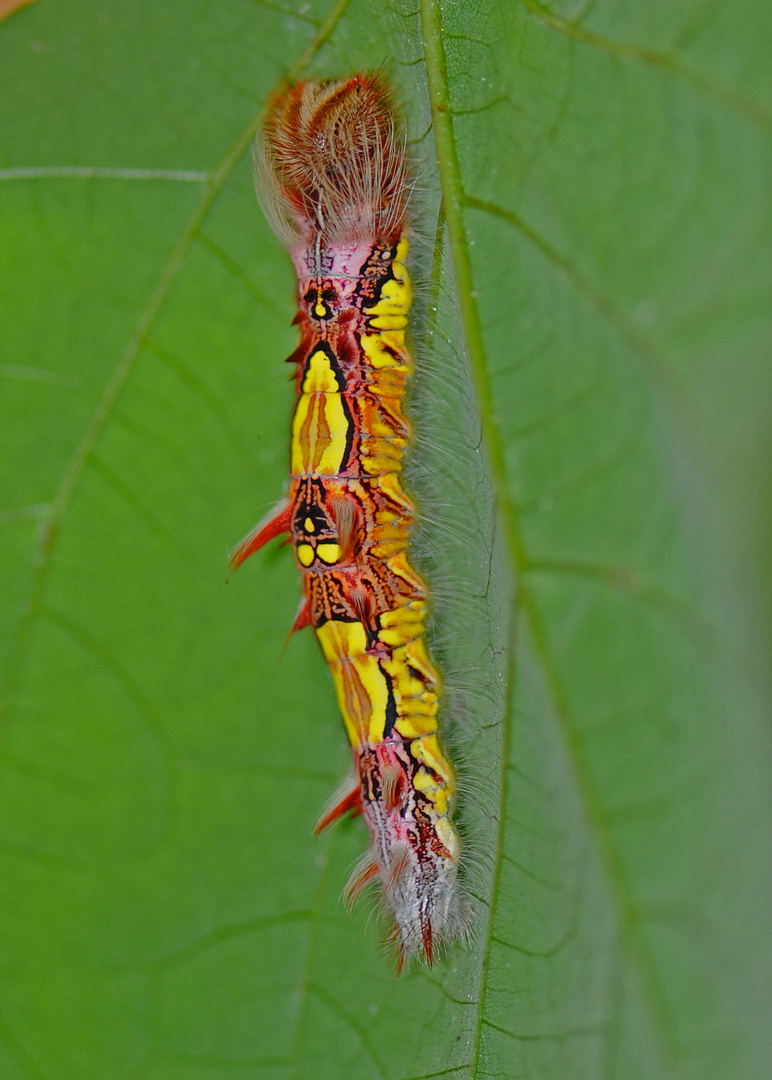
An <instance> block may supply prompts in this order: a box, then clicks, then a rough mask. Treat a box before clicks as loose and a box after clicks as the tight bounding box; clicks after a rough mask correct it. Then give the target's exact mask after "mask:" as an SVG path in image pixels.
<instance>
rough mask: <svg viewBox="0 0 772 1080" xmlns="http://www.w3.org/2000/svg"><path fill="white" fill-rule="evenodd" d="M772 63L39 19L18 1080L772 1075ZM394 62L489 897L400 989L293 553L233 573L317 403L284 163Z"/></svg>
mask: <svg viewBox="0 0 772 1080" xmlns="http://www.w3.org/2000/svg"><path fill="white" fill-rule="evenodd" d="M771 52H772V24H770V20H769V15H768V7H767V5H765V4H764V3H763V2H761V0H759V2H753V0H742V2H726V3H720V2H719V3H717V2H715V0H708V2H706V0H687V2H684V3H680V4H677V5H675V4H672V3H667V2H665V0H645V2H644V3H640V4H635V5H633V4H629V3H625V2H623V0H595V2H594V3H593V2H588V3H576V2H573V0H572V2H567V3H561V2H556V3H554V4H551V5H549V6H547V5H542V4H541V3H539V2H538V0H501V2H500V3H494V2H485V0H480V2H475V3H462V2H456V3H451V2H450V0H445V2H444V3H442V4H440V3H438V2H436V0H421V3H420V5H419V7H418V8H416V7H415V6H414V4H413V3H411V2H409V0H395V2H394V3H390V4H385V3H381V2H379V0H372V2H368V0H351V3H350V4H346V3H345V2H343V0H339V2H338V3H336V4H332V3H331V0H313V2H311V3H293V2H290V0H287V2H286V3H283V2H281V0H278V2H275V3H274V2H270V3H269V2H267V0H266V2H258V0H220V2H219V3H217V4H211V3H208V2H203V0H186V2H185V3H182V2H179V0H175V2H172V0H166V2H165V3H162V4H152V3H149V2H146V0H134V2H131V3H129V2H128V0H102V2H97V0H72V2H70V3H67V4H64V3H55V2H54V0H39V2H38V3H35V4H32V5H31V6H28V7H25V8H23V9H22V10H20V11H18V12H16V13H15V14H13V15H11V16H10V17H9V18H7V19H6V20H4V21H2V22H0V101H2V107H1V108H0V305H1V310H2V330H1V332H0V409H2V421H0V441H1V443H0V445H1V446H2V451H1V454H2V457H1V458H0V543H1V544H2V554H1V555H0V676H1V678H2V683H1V684H0V693H1V694H2V697H1V699H0V708H1V710H2V712H1V716H2V726H1V727H0V863H1V864H2V865H1V867H0V1077H2V1078H3V1080H118V1078H120V1080H124V1078H126V1080H221V1078H226V1077H227V1078H229V1080H247V1078H250V1080H251V1078H256V1077H259V1078H263V1077H265V1078H270V1080H274V1078H275V1080H280V1078H281V1080H285V1078H286V1080H312V1078H314V1080H327V1078H330V1080H337V1078H351V1080H354V1078H356V1080H418V1078H428V1077H430V1076H431V1077H435V1076H452V1077H459V1078H463V1077H468V1078H470V1080H471V1078H483V1077H491V1078H493V1077H497V1078H506V1080H514V1078H516V1077H523V1078H525V1077H527V1078H530V1080H598V1078H603V1080H660V1078H661V1080H682V1078H683V1080H686V1078H690V1080H714V1078H715V1080H727V1078H728V1077H731V1078H732V1080H763V1078H766V1077H768V1076H770V1075H772V1042H771V1041H770V1038H769V1034H768V1029H769V1000H770V992H771V991H772V905H771V904H770V899H771V895H770V894H771V889H770V883H771V881H772V873H771V872H772V848H771V840H772V790H771V786H770V777H771V775H772V767H771V756H770V719H769V716H770V713H769V698H770V684H769V645H770V617H769V615H770V600H772V588H771V585H770V582H771V580H772V564H771V562H770V555H769V552H770V540H771V539H772V516H771V515H770V504H769V492H770V480H772V469H771V467H770V461H771V459H770V443H771V442H772V368H771V365H770V340H772V333H771V331H772V326H771V325H770V323H771V322H772V305H771V304H770V299H771V298H770V279H771V278H772V246H771V245H770V231H771V230H770V214H771V211H772V203H771V202H770V197H769V196H770V179H771V178H772V168H771V167H770V166H771V164H772V151H771V148H770V134H771V132H772V76H771V75H770V72H771V71H772V69H771V68H770V64H769V56H770V53H771ZM361 67H366V68H369V69H374V68H383V69H384V70H385V71H386V72H388V74H389V76H390V77H391V78H392V79H393V80H394V82H395V84H396V87H397V93H398V97H399V99H400V101H401V102H402V103H403V106H404V111H405V115H406V122H407V129H408V137H409V140H410V145H411V153H412V155H413V157H414V158H415V160H416V162H417V164H416V185H417V194H416V241H415V243H414V250H415V253H416V255H415V264H414V272H415V274H416V277H417V278H418V281H419V290H418V300H417V304H416V331H415V339H416V350H417V353H418V358H419V374H418V376H417V378H416V381H415V387H414V393H413V406H412V414H413V418H414V421H415V426H416V435H417V440H416V451H415V453H414V455H413V458H412V459H411V463H410V471H409V476H410V483H411V486H412V489H413V490H414V491H415V492H416V496H417V501H418V505H419V507H420V511H421V528H420V531H419V533H418V535H417V538H416V547H415V558H416V561H417V562H418V564H419V565H420V566H421V567H422V568H423V569H424V571H425V572H426V573H427V574H428V576H429V578H430V581H431V584H432V588H433V599H434V618H433V624H432V642H433V648H434V650H435V653H436V655H437V656H438V657H439V659H440V662H441V664H442V667H443V670H444V672H445V676H446V684H447V697H446V709H445V721H446V726H447V730H448V733H449V734H448V739H449V742H450V743H451V745H452V746H453V748H454V753H455V756H456V758H457V760H458V762H459V766H460V769H461V773H462V780H463V792H462V799H461V805H460V807H459V813H458V817H459V820H460V821H461V823H462V827H463V829H464V833H465V836H466V838H467V841H466V848H467V851H468V866H467V874H468V879H469V883H470V888H471V890H472V892H473V893H474V895H475V896H476V897H477V918H476V923H475V928H474V932H473V935H472V938H471V940H470V942H469V943H468V944H467V946H466V947H465V948H461V947H456V948H453V949H452V950H451V951H450V953H449V955H448V956H447V958H445V959H444V960H442V961H441V962H440V963H438V964H437V965H436V967H435V968H434V969H432V970H431V971H429V970H426V969H425V968H420V967H414V968H412V969H411V970H410V971H409V972H408V973H407V974H406V975H404V976H403V977H402V978H400V979H397V978H396V977H395V975H394V973H393V969H392V965H391V962H390V961H389V959H388V957H384V955H383V950H382V946H381V932H380V931H379V929H378V925H377V918H376V917H371V915H372V912H371V907H372V905H370V906H369V907H368V904H367V903H365V904H364V905H362V906H361V907H360V909H359V910H358V911H357V912H356V913H355V914H354V917H353V918H349V916H348V915H347V914H346V912H345V911H344V910H343V909H342V906H341V904H340V902H339V894H340V891H341V888H342V886H343V883H344V881H345V879H346V874H347V870H348V867H349V866H350V864H351V863H352V861H353V860H355V858H356V857H357V856H358V855H359V854H360V853H361V851H362V850H363V849H364V846H365V843H366V839H365V835H364V829H363V826H362V824H361V822H350V823H344V824H343V825H341V826H339V827H337V828H336V829H335V830H334V831H333V832H331V833H330V834H329V835H327V836H325V837H323V838H322V839H321V840H320V841H318V842H316V841H314V840H313V838H312V836H311V830H312V826H313V822H314V820H315V818H316V816H317V814H318V812H319V810H320V808H321V806H322V805H323V803H324V802H325V800H326V798H327V797H328V796H329V794H330V792H331V791H332V790H333V788H334V786H335V784H336V783H337V781H338V780H339V778H340V777H342V776H343V775H344V772H345V770H346V767H347V760H348V759H347V750H346V746H345V739H344V736H343V730H342V725H341V723H340V719H339V717H338V715H337V710H336V707H335V702H334V697H333V693H332V688H331V683H330V679H329V677H328V674H327V672H326V671H325V669H324V664H323V663H322V661H321V658H320V656H319V655H318V652H317V649H316V647H315V644H314V642H313V640H312V638H311V637H310V635H307V634H306V635H299V636H297V637H296V638H294V639H293V640H292V641H291V642H290V643H289V645H288V646H287V649H286V652H285V653H284V654H282V646H283V643H284V640H285V637H286V634H287V630H288V628H289V626H290V625H291V622H292V618H293V615H294V612H295V608H296V605H297V600H298V592H299V586H298V581H297V574H296V572H295V569H294V567H293V565H292V560H291V556H290V555H289V553H288V552H287V551H286V550H281V549H275V550H270V551H266V552H264V553H261V554H260V555H258V556H256V557H255V558H254V559H252V560H251V561H250V562H249V563H248V564H247V565H246V566H245V567H244V568H243V569H242V570H240V571H239V573H238V574H237V575H236V576H235V577H234V578H232V579H231V580H230V581H229V580H228V579H227V574H226V569H225V561H226V552H227V550H228V548H229V547H230V546H232V545H233V543H235V541H237V540H238V539H239V538H240V536H241V535H243V534H244V533H245V532H246V531H247V530H248V529H249V528H250V527H251V526H252V524H254V522H255V521H256V520H257V518H258V517H259V516H260V515H261V514H262V513H263V512H264V511H265V510H266V509H267V508H268V507H270V506H271V505H272V504H273V503H274V502H275V501H276V500H277V498H278V497H279V496H280V494H281V491H282V485H283V483H284V482H285V479H286V469H287V445H288V420H289V412H290V408H291V398H292V390H291V387H290V385H289V383H288V381H287V369H286V367H285V366H284V365H283V364H282V360H283V358H284V356H286V355H287V354H288V353H289V352H290V351H291V349H292V348H293V344H294V341H295V335H294V332H293V331H292V330H291V328H290V327H289V322H290V319H291V317H292V290H293V284H292V276H291V271H290V266H289V261H288V259H287V257H286V255H285V254H284V252H283V251H281V250H280V248H279V246H278V244H277V242H276V241H275V240H274V239H273V238H272V237H271V235H270V233H269V230H268V228H267V226H266V224H265V222H264V221H263V219H262V217H261V215H260V213H259V211H258V209H257V206H256V202H255V198H254V192H253V184H252V169H251V161H250V151H249V146H250V142H251V138H252V135H253V133H254V130H255V128H256V125H257V123H258V121H259V116H260V111H261V109H262V107H263V104H264V102H265V99H266V97H267V95H268V94H269V93H270V91H271V89H272V88H273V86H274V85H275V84H276V83H277V82H278V80H279V79H280V78H281V77H282V76H283V75H285V74H286V73H287V72H294V73H295V75H298V74H300V73H310V74H312V75H315V76H337V75H342V74H346V73H348V72H351V71H354V70H356V69H358V68H361ZM432 119H434V120H435V121H436V124H435V128H433V127H432ZM435 129H436V132H437V135H438V141H437V142H436V143H435ZM441 196H444V208H441Z"/></svg>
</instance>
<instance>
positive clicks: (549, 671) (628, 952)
mask: <svg viewBox="0 0 772 1080" xmlns="http://www.w3.org/2000/svg"><path fill="white" fill-rule="evenodd" d="M529 6H530V5H529ZM421 20H422V29H423V38H424V44H425V59H426V68H427V80H428V85H429V96H430V104H431V111H432V119H433V123H434V130H435V140H436V144H437V160H438V168H439V175H440V184H441V188H442V198H443V206H444V209H445V215H446V219H447V226H448V233H449V237H450V247H451V254H452V259H453V267H454V271H455V277H456V284H457V288H458V292H459V304H458V307H459V311H460V317H461V324H462V327H463V330H464V335H465V339H466V346H467V354H468V357H469V363H470V368H471V373H472V378H473V380H474V384H475V388H476V391H477V398H478V402H479V409H480V419H481V426H482V430H483V432H484V439H485V443H486V449H487V453H488V459H489V461H490V467H491V472H492V474H493V475H492V480H493V487H494V491H495V493H496V501H497V505H498V509H499V513H500V514H501V517H502V520H503V522H504V527H505V533H506V544H507V548H508V551H509V554H510V558H511V562H512V566H513V568H514V577H515V584H516V588H517V604H518V606H519V609H520V611H521V612H522V615H523V617H524V619H525V622H526V624H527V626H528V630H529V635H530V638H531V641H532V643H533V645H534V652H535V656H536V659H537V661H538V663H539V664H540V666H541V669H542V672H543V675H544V681H545V685H546V687H547V690H548V693H549V696H550V699H551V703H552V707H553V710H554V713H555V717H556V718H557V720H558V727H559V732H560V735H561V738H562V740H563V743H564V746H565V749H566V752H567V757H568V761H569V763H570V765H571V768H572V770H573V773H574V777H575V780H576V784H577V790H578V792H579V797H580V799H581V802H582V805H583V808H584V811H585V818H586V821H587V823H588V826H589V828H590V831H591V835H592V838H593V840H594V842H595V845H596V847H597V849H598V853H599V857H600V863H601V866H602V867H603V872H604V876H605V879H606V886H607V888H606V891H607V894H608V896H609V898H610V903H611V905H612V908H613V910H614V912H615V913H616V921H617V926H618V932H619V940H620V944H621V947H622V949H623V951H624V954H625V956H626V957H627V960H628V964H629V965H630V967H631V968H632V969H634V970H637V971H638V973H639V976H640V978H639V982H640V985H641V987H642V989H643V992H644V994H645V998H646V1001H647V1003H648V1007H647V1012H648V1013H649V1016H650V1021H651V1023H652V1025H653V1026H654V1027H655V1029H656V1030H657V1032H658V1034H659V1036H660V1043H661V1044H662V1051H663V1058H664V1061H665V1064H666V1067H667V1069H668V1072H669V1073H671V1074H674V1072H675V1069H674V1060H673V1059H674V1056H675V1050H674V1045H673V1042H674V1040H673V1036H672V1025H671V1023H670V1019H669V1017H668V1016H667V1010H666V1007H665V1004H664V1001H663V1000H662V996H661V995H660V994H659V993H658V992H657V990H656V989H655V987H656V984H657V980H658V976H657V973H656V971H655V968H654V964H653V960H652V958H651V957H650V956H649V955H648V952H647V951H646V950H645V948H644V947H643V943H642V942H641V940H640V937H639V935H637V934H636V933H635V929H634V926H635V915H634V912H635V903H634V897H633V896H632V894H631V892H630V889H629V888H628V884H627V881H626V879H625V877H624V874H623V871H622V868H621V865H620V862H619V859H618V858H617V856H616V854H615V852H614V849H613V845H612V844H611V842H610V840H609V838H608V837H607V836H606V835H605V833H604V830H603V828H602V815H601V814H600V808H599V804H598V800H597V798H596V796H595V793H594V791H593V788H592V784H591V782H590V779H589V776H588V774H587V769H586V767H585V765H584V762H583V760H582V757H581V753H580V750H579V747H578V744H577V741H576V738H575V736H574V734H573V732H572V728H571V722H570V712H569V709H568V707H567V700H566V695H565V693H564V691H563V689H562V686H561V683H560V679H559V677H558V674H557V671H556V668H555V664H554V662H553V660H552V657H551V653H550V649H549V646H548V643H547V640H546V634H545V632H544V628H543V625H542V622H541V618H540V615H539V612H538V609H537V606H536V602H535V600H534V597H533V594H532V592H531V590H530V588H529V585H528V576H527V571H528V558H527V555H526V552H525V548H524V544H523V539H522V532H521V529H520V525H519V521H518V515H517V510H516V508H515V505H514V503H513V502H512V500H511V499H510V497H509V493H508V486H507V473H506V467H505V462H504V453H503V445H502V440H501V438H500V435H499V431H498V427H497V424H496V421H495V409H494V406H493V393H492V387H491V383H490V379H489V376H488V370H487V354H486V348H485V344H484V340H483V333H482V324H481V319H480V312H479V308H478V305H477V301H476V293H475V290H474V286H473V274H472V266H471V259H470V256H469V245H468V240H467V235H466V226H465V223H464V217H463V210H464V206H465V204H466V199H465V194H464V190H463V185H462V181H461V172H460V166H459V160H458V154H457V151H456V143H455V134H454V130H453V114H452V112H451V108H450V94H449V86H448V79H447V71H446V57H445V50H444V45H443V37H442V10H441V7H440V3H439V0H421ZM510 599H511V602H512V610H513V612H514V611H515V596H514V594H513V595H512V596H511V597H510ZM515 622H516V617H515V615H514V614H513V617H512V619H511V624H510V625H511V626H512V631H511V632H512V635H514V624H515ZM513 644H514V643H513V642H511V643H510V651H509V664H508V671H507V693H506V697H505V700H506V701H507V703H509V701H510V699H511V693H512V690H513V687H514V680H515V669H514V647H513ZM510 727H511V725H510V724H509V723H508V722H507V721H506V719H505V723H504V732H503V740H502V762H501V786H500V791H501V797H500V803H499V820H498V833H497V840H496V851H495V862H494V876H493V882H492V895H491V903H490V906H489V908H488V911H489V916H488V926H487V928H486V933H485V944H484V947H483V952H482V956H481V961H480V966H481V976H480V991H479V999H478V1004H477V1013H476V1019H475V1028H474V1037H473V1052H472V1060H471V1065H470V1075H471V1076H472V1077H476V1076H477V1075H478V1072H479V1068H480V1065H481V1049H482V1045H481V1043H482V1030H483V1027H484V1026H485V1025H486V1023H487V1021H486V1019H485V1015H484V1013H485V1005H486V996H487V979H488V973H489V971H490V952H491V945H492V941H493V925H494V920H495V911H496V899H497V896H498V884H499V877H500V868H501V864H502V861H503V860H502V855H503V851H504V834H505V828H506V825H505V819H506V800H507V768H506V765H507V762H508V759H509V742H510V738H511V733H510Z"/></svg>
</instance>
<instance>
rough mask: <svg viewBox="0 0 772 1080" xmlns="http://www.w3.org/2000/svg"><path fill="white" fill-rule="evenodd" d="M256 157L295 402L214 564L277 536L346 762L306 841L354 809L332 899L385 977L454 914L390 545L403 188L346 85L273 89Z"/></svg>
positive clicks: (400, 500)
mask: <svg viewBox="0 0 772 1080" xmlns="http://www.w3.org/2000/svg"><path fill="white" fill-rule="evenodd" d="M256 161H257V172H258V181H259V191H260V193H261V203H262V206H263V209H264V212H265V214H266V217H267V218H268V220H269V222H270V223H271V225H272V227H273V228H274V230H275V231H276V233H277V234H278V235H279V237H280V238H281V239H282V240H283V241H284V243H285V244H286V245H287V247H288V248H289V252H290V255H291V257H292V261H293V263H294V266H295V270H296V273H297V279H298V312H297V314H296V316H295V320H294V321H295V323H296V324H297V325H298V327H299V330H300V343H299V345H298V347H297V349H296V350H295V351H294V352H293V353H292V355H291V356H290V357H289V358H288V359H289V361H290V362H292V363H294V364H295V365H296V366H297V398H296V402H295V410H294V414H293V418H292V440H291V452H290V461H291V466H290V472H291V477H290V482H289V486H288V490H287V495H286V498H284V499H282V501H281V502H280V503H279V505H278V506H277V507H275V509H274V510H273V511H272V512H271V513H270V514H269V516H268V517H267V518H266V519H264V520H263V521H261V522H260V523H259V524H258V525H257V526H256V528H255V529H254V530H253V531H252V532H251V533H249V534H248V535H247V536H246V537H245V538H244V540H242V542H241V543H240V544H239V546H238V547H237V548H236V549H235V551H234V552H233V554H232V556H231V560H230V565H231V567H232V568H235V567H237V566H239V565H240V564H241V563H242V562H243V561H244V559H246V558H247V557H248V556H249V555H251V554H252V553H253V552H255V551H257V550H258V548H260V547H262V546H263V545H264V544H265V543H266V542H267V541H269V540H271V539H273V538H275V537H277V536H279V535H281V534H283V533H289V535H290V539H291V543H292V545H293V547H294V551H295V557H296V560H297V564H298V567H299V568H300V571H301V574H302V577H303V601H302V603H301V607H300V609H299V611H298V615H297V617H296V619H295V622H294V625H293V630H299V629H301V628H303V627H305V626H309V625H310V626H311V627H312V628H313V630H314V633H315V634H316V637H317V639H318V641H319V643H320V645H321V648H322V652H323V653H324V656H325V659H326V660H327V663H328V664H329V667H330V670H331V673H332V677H333V680H334V683H335V689H336V693H337V698H338V702H339V705H340V709H341V712H342V713H343V719H344V722H345V725H346V730H347V733H348V737H349V739H350V741H351V746H352V750H353V758H354V769H353V775H352V777H351V779H350V782H349V783H348V784H347V787H346V788H345V790H344V791H343V793H342V795H341V797H340V798H338V799H337V801H335V803H334V804H333V805H332V806H331V808H330V809H329V810H328V811H327V812H325V813H323V815H322V817H321V819H320V821H319V824H318V826H317V831H320V830H321V829H322V828H324V827H325V826H327V825H328V824H330V823H331V822H332V821H334V820H335V819H337V818H338V817H341V816H342V815H344V814H346V813H349V812H351V813H361V814H362V815H363V816H364V819H365V822H366V824H367V827H368V829H369V832H370V837H371V850H370V852H369V853H368V855H367V856H366V857H365V859H364V860H363V861H362V862H361V863H360V865H359V866H358V867H357V868H356V869H355V870H354V873H353V874H352V877H351V879H350V881H349V884H348V886H347V887H346V893H345V894H346V897H347V899H349V900H353V899H354V898H355V897H356V895H357V894H358V893H359V892H360V890H361V889H362V888H363V887H364V886H365V884H366V883H367V882H369V881H371V880H373V879H378V880H379V881H380V885H381V888H382V891H383V896H384V898H385V901H386V905H387V907H388V909H389V910H390V912H391V915H392V916H393V921H394V933H393V936H394V940H395V941H396V943H397V945H398V948H399V961H398V962H399V966H400V967H401V966H402V964H403V963H404V960H405V958H406V957H407V956H408V955H410V954H414V953H419V954H423V956H424V957H425V958H426V960H427V961H428V962H429V963H431V962H432V959H433V957H434V956H435V955H436V952H437V949H438V947H442V946H443V945H445V944H447V943H448V942H449V941H450V940H452V939H453V938H454V937H455V936H457V935H458V934H459V933H462V932H463V931H464V930H465V928H466V924H467V921H468V920H467V913H466V904H465V902H464V901H463V900H462V899H461V896H460V888H459V883H458V866H459V853H460V843H459V837H458V833H457V831H456V828H455V826H454V824H453V822H452V820H451V810H452V806H453V801H454V796H455V791H456V780H455V775H454V771H453V768H452V766H451V764H450V762H449V761H448V759H447V758H446V756H445V754H444V752H443V750H442V747H441V745H440V742H439V737H438V693H439V676H438V673H437V671H436V670H435V667H434V666H433V663H432V660H431V658H430V656H429V653H428V650H427V645H426V639H425V632H424V619H425V614H426V589H425V586H424V583H423V581H422V580H421V578H420V577H419V576H418V574H417V573H416V571H415V570H414V569H413V568H412V566H411V565H410V562H409V559H408V555H407V550H406V549H407V543H408V538H409V532H410V526H411V521H412V519H413V515H414V509H413V505H412V503H411V501H410V499H409V498H408V496H407V495H406V493H405V491H404V490H403V487H402V483H401V469H402V459H403V452H404V449H405V446H406V445H407V443H408V441H409V439H410V427H409V424H408V422H407V420H406V419H405V416H404V413H403V407H402V403H403V397H404V392H405V383H406V380H407V378H408V376H409V375H410V372H411V369H412V359H411V355H410V352H409V351H408V347H407V343H406V331H407V327H408V312H409V310H410V306H411V300H412V294H411V282H410V277H409V274H408V271H407V268H406V265H405V260H406V257H407V252H408V237H407V217H408V194H409V180H408V175H407V167H406V161H405V149H404V142H403V139H402V138H401V136H400V135H399V133H398V130H397V121H396V119H395V114H394V110H393V106H392V103H391V98H390V94H389V91H388V88H387V87H386V86H385V85H384V83H383V82H382V80H381V79H380V78H378V77H373V76H370V75H366V74H359V75H355V76H353V77H352V78H350V79H346V80H341V81H336V82H305V83H300V84H298V85H297V86H295V87H293V88H291V89H289V90H287V91H286V92H283V93H280V94H277V95H276V96H275V98H274V99H273V101H272V102H271V104H270V106H269V110H268V115H267V119H266V122H265V125H264V129H263V132H262V134H261V136H260V137H259V138H258V142H257V149H256Z"/></svg>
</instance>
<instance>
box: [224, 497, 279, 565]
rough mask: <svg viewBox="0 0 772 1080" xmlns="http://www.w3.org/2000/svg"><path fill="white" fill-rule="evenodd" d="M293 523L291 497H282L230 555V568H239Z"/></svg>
mask: <svg viewBox="0 0 772 1080" xmlns="http://www.w3.org/2000/svg"><path fill="white" fill-rule="evenodd" d="M291 523H292V504H291V503H290V501H289V499H282V500H281V502H280V503H277V504H276V506H274V508H273V510H271V511H269V513H267V514H266V516H265V517H264V518H262V519H261V520H260V521H258V523H257V525H255V527H254V529H253V530H252V531H251V532H249V533H247V535H246V536H245V537H244V539H243V540H241V541H240V543H238V544H237V545H236V547H235V548H234V549H233V551H232V552H231V553H230V555H229V557H228V569H229V570H237V569H238V568H239V567H240V566H241V564H242V563H243V562H244V560H245V559H248V558H249V556H250V555H254V553H255V552H256V551H259V550H260V548H261V547H263V546H264V545H265V544H267V543H268V541H269V540H275V539H276V537H277V536H281V535H282V533H287V532H289V531H290V525H291Z"/></svg>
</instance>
